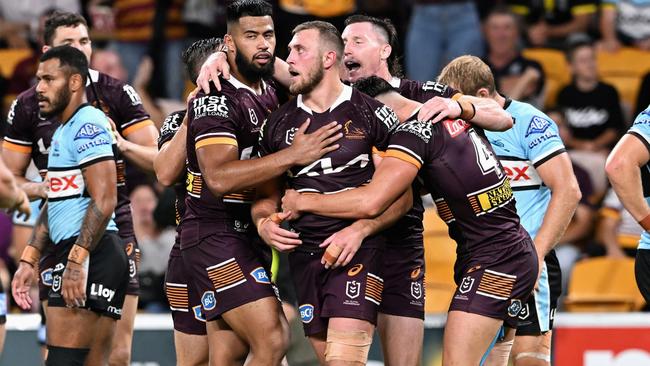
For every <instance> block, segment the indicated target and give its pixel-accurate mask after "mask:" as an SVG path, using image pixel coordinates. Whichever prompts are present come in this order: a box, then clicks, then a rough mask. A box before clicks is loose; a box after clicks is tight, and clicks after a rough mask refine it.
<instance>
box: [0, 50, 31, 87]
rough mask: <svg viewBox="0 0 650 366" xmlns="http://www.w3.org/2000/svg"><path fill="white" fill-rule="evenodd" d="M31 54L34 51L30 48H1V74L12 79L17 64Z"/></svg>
mask: <svg viewBox="0 0 650 366" xmlns="http://www.w3.org/2000/svg"><path fill="white" fill-rule="evenodd" d="M31 54H32V51H31V50H30V49H28V48H25V49H23V48H19V49H15V48H10V49H6V50H0V74H2V76H3V77H4V78H6V79H10V78H11V75H12V74H13V73H14V69H15V68H16V65H18V63H19V62H20V61H22V60H23V59H25V58H27V57H29V55H31Z"/></svg>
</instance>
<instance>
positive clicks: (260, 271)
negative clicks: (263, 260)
mask: <svg viewBox="0 0 650 366" xmlns="http://www.w3.org/2000/svg"><path fill="white" fill-rule="evenodd" d="M251 276H253V279H254V280H255V282H257V283H265V284H270V283H271V280H270V279H269V276H268V275H267V274H266V271H265V270H264V268H262V267H257V268H255V269H254V270H253V271H252V272H251Z"/></svg>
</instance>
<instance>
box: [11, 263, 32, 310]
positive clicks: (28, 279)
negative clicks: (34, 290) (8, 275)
mask: <svg viewBox="0 0 650 366" xmlns="http://www.w3.org/2000/svg"><path fill="white" fill-rule="evenodd" d="M35 278H36V269H35V268H34V267H33V266H32V265H30V264H27V263H25V262H20V264H19V265H18V270H17V271H16V273H14V279H13V280H12V281H11V294H12V295H13V296H14V300H15V301H16V304H17V305H18V306H19V307H20V308H21V309H23V310H29V309H31V308H32V297H31V296H29V290H30V289H31V287H32V283H33V282H34V279H35Z"/></svg>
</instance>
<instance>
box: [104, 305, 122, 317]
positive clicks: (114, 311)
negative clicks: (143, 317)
mask: <svg viewBox="0 0 650 366" xmlns="http://www.w3.org/2000/svg"><path fill="white" fill-rule="evenodd" d="M106 311H108V312H109V313H111V314H115V315H122V308H117V307H115V306H112V305H111V306H109V307H107V308H106Z"/></svg>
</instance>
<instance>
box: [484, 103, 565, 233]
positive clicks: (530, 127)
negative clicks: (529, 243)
mask: <svg viewBox="0 0 650 366" xmlns="http://www.w3.org/2000/svg"><path fill="white" fill-rule="evenodd" d="M505 109H506V111H508V112H509V113H510V114H511V115H512V117H513V118H514V120H515V124H514V126H513V127H512V128H511V129H509V130H507V131H503V132H493V131H485V134H486V136H487V138H488V140H490V143H491V144H492V148H493V149H494V151H495V152H496V154H497V156H498V158H499V161H500V162H501V165H502V166H503V169H504V170H505V172H506V174H507V175H508V177H509V178H510V186H511V187H512V190H513V191H514V194H515V200H516V206H517V213H518V214H519V217H521V225H522V226H523V227H524V228H525V229H526V231H528V234H530V237H531V238H533V239H534V238H535V236H536V235H537V231H538V230H539V228H540V226H542V221H543V219H544V214H546V209H547V208H548V204H549V202H550V201H551V191H550V189H549V188H548V187H546V186H545V185H544V182H542V179H541V178H540V176H539V174H538V173H537V169H536V168H537V167H538V166H540V165H541V164H543V163H544V162H545V161H547V160H549V159H550V158H552V157H554V156H556V155H558V154H560V153H563V152H564V151H566V150H565V148H564V144H563V143H562V140H561V139H560V135H559V132H558V127H557V125H556V124H555V122H553V120H552V119H550V118H549V117H548V116H547V115H546V114H544V113H543V112H541V111H540V110H539V109H537V108H535V107H533V106H532V105H530V104H528V103H522V102H518V101H515V100H510V99H508V100H506V105H505Z"/></svg>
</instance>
